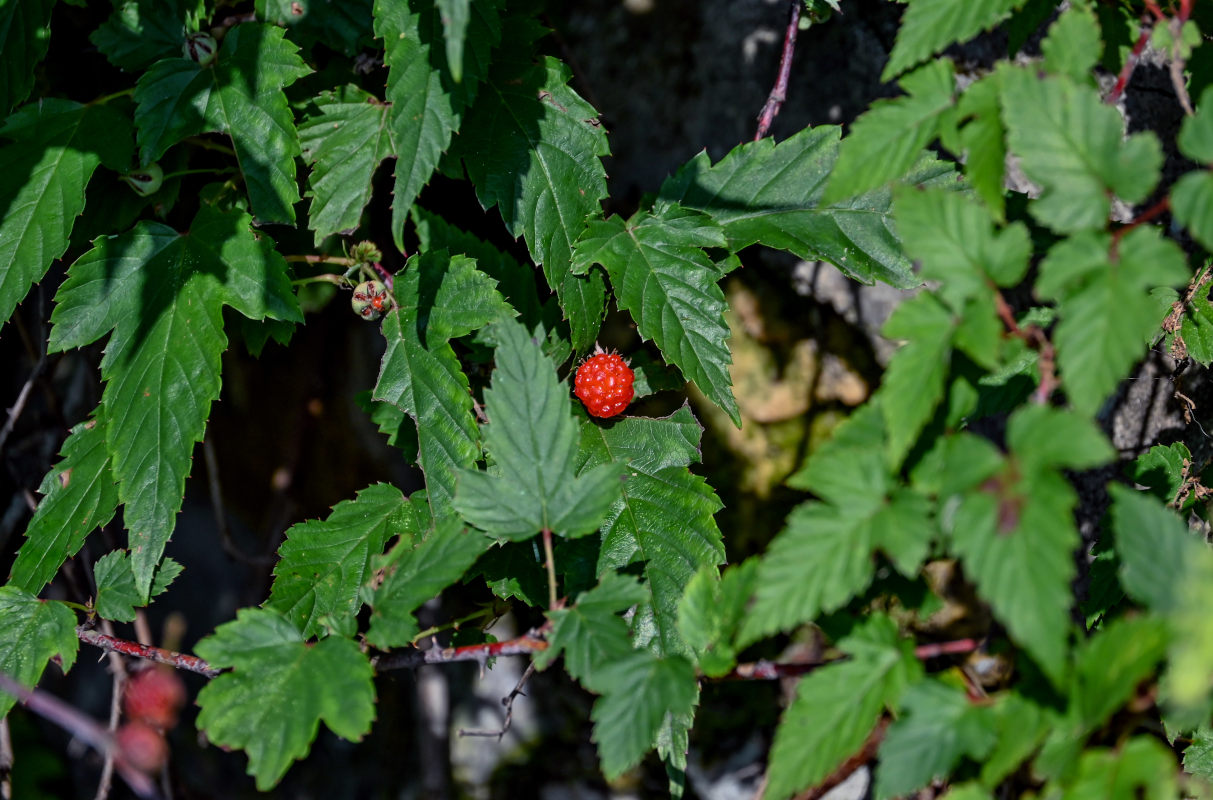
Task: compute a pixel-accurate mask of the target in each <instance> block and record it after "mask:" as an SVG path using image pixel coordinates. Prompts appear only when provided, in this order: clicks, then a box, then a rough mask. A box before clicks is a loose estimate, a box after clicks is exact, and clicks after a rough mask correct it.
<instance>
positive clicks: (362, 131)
mask: <svg viewBox="0 0 1213 800" xmlns="http://www.w3.org/2000/svg"><path fill="white" fill-rule="evenodd" d="M313 102H314V103H315V106H316V109H317V111H318V113H317V114H315V115H309V116H308V117H307V118H305V119H304V121H303V122H302V123H301V124H300V125H299V144H300V147H301V149H302V153H303V158H304V160H305V161H307V162H308V163H309V164H311V165H312V172H311V174H310V175H309V176H308V191H307V196H308V197H310V198H311V199H312V202H311V206H310V208H309V211H308V217H309V219H308V222H309V224H310V227H311V228H312V230H313V232H314V233H315V236H316V244H317V246H319V244H320V243H321V242H322V241H323V240H324V239H325V238H326V237H328V236H329V235H331V234H334V233H337V232H339V231H344V230H347V229H350V228H356V227H358V224H359V223H360V222H361V220H362V209H364V208H365V207H366V205H367V203H369V202H370V201H371V190H372V188H373V187H372V185H371V178H372V177H374V174H375V170H376V169H377V168H378V166H379V162H381V161H382V160H383V159H385V158H387V157H388V156H390V155H394V154H395V152H396V149H397V148H396V142H395V137H394V134H393V130H392V128H391V126H390V125H389V124H388V117H389V111H390V107H389V106H387V105H384V104H383V103H380V102H378V101H377V100H376V99H375V97H374V96H373V95H371V94H368V93H367V92H363V91H362V90H361V89H357V88H355V87H352V86H351V87H347V88H346V89H345V91H343V92H342V93H341V95H340V96H338V95H336V94H332V93H328V94H323V95H321V96H320V97H318V98H316V100H314V101H313Z"/></svg>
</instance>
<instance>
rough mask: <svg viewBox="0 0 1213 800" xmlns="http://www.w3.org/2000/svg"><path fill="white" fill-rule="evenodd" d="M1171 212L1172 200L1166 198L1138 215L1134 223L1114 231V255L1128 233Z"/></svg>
mask: <svg viewBox="0 0 1213 800" xmlns="http://www.w3.org/2000/svg"><path fill="white" fill-rule="evenodd" d="M1170 210H1171V198H1170V197H1164V198H1163V199H1161V200H1159V201H1158V202H1157V203H1155V204H1154V205H1152V206H1150V207H1149V208H1147V209H1146V210H1145V211H1143V212H1141V213H1140V214H1138V215H1137V216H1136V217H1135V218H1134V219H1133V221H1132V222H1130V223H1129V224H1127V225H1125V226H1124V227H1121V228H1117V229H1116V230H1115V231H1113V232H1112V249H1113V253H1115V249H1116V247H1117V245H1119V244H1120V240H1121V238H1123V237H1124V235H1125V234H1126V233H1128V232H1129V231H1131V230H1133V229H1134V228H1136V227H1137V226H1138V225H1141V224H1143V223H1146V222H1149V221H1150V220H1153V219H1155V218H1157V217H1161V216H1162V215H1163V214H1165V213H1166V212H1168V211H1170Z"/></svg>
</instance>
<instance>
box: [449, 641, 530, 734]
mask: <svg viewBox="0 0 1213 800" xmlns="http://www.w3.org/2000/svg"><path fill="white" fill-rule="evenodd" d="M534 674H535V662H534V661H532V662H531V663H530V664H527V666H526V670H525V671H524V672H523V673H522V677H521V678H519V679H518V684H517V685H516V686H515V687H514V689H513V691H511V692H510V693H509V694H507V695H506V696H505V697H503V698H501V705H503V706H505V719H504V720H502V722H501V728H500V730H495V731H468V730H464V729H463V728H460V729H459V735H460V736H496V737H497V741H499V742H500V741H501V737H503V736H505V735H506V734H507V733H508V732H509V730H510V725H511V723H513V721H514V700H515V699H516V698H517V697H518V696H519V695H522V696H523V697H525V696H526V695H525V694H523V691H522V687H523V686H525V685H526V682H527V681H528V680H530V677H531V676H532V675H534Z"/></svg>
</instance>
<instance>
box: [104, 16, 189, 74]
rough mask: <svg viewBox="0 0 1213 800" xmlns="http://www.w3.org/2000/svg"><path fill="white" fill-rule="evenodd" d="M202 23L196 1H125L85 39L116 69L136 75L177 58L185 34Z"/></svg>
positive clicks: (179, 54)
mask: <svg viewBox="0 0 1213 800" xmlns="http://www.w3.org/2000/svg"><path fill="white" fill-rule="evenodd" d="M201 22H202V4H201V3H200V2H198V0H168V2H165V0H127V2H124V3H122V4H120V5H116V6H115V8H114V10H113V12H112V13H111V14H110V15H109V18H108V19H106V20H105V22H103V23H101V25H100V27H98V28H97V29H96V30H95V31H93V32H92V33H91V34H90V35H89V37H88V38H89V41H90V42H92V43H93V44H95V45H96V46H97V49H98V50H100V51H101V53H102V54H103V55H104V56H105V57H106V58H107V59H108V60H109V62H110V63H111V64H113V65H114V66H115V67H118V68H119V69H124V70H129V71H135V70H142V69H145V68H146V67H148V66H149V65H150V64H152V63H153V62H155V61H159V60H160V59H162V58H178V57H180V56H181V47H182V45H184V44H185V36H186V34H187V33H188V32H190V31H196V30H198V29H199V27H200V25H201Z"/></svg>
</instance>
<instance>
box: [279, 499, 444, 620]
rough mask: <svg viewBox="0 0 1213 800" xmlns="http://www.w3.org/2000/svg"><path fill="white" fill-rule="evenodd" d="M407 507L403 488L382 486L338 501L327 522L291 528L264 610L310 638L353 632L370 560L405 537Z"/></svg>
mask: <svg viewBox="0 0 1213 800" xmlns="http://www.w3.org/2000/svg"><path fill="white" fill-rule="evenodd" d="M407 504H408V501H407V500H405V499H404V495H402V494H401V493H400V490H399V489H397V488H395V487H394V486H389V485H387V484H383V483H377V484H374V485H372V486H369V487H367V488H366V489H363V490H362V491H361V492H359V493H358V496H357V497H356V498H355V499H353V500H344V501H342V502H340V503H338V504H337V505H336V506H334V507H333V513H331V514H330V515H329V516H328V519H325V520H323V521H322V520H308V521H307V522H300V523H298V524H297V525H293V526H291V528H290V529H289V530H288V531H287V532H286V541H284V542H283V543H282V545H281V546H280V547H279V548H278V563H277V564H276V565H275V566H274V583H273V586H272V587H271V588H270V596H269V599H268V600H266V602H265V603H264V607H265V608H268V609H270V610H273V611H277V612H278V613H279V614H281V615H282V616H283V617H285V618H286V619H287V620H288V621H290V622H291V624H293V625H295V626H296V627H298V628H299V630H300V631H302V633H303V635H304V636H305V637H307V636H315V635H320V634H322V633H323V632H324V630H325V629H326V628H332V629H336V630H342V631H344V630H349V631H352V630H353V629H354V628H355V619H354V618H355V616H357V614H358V612H359V610H361V608H362V600H361V598H360V596H359V592H360V591H361V589H362V586H363V585H364V584H365V583H367V581H368V580H369V579H370V576H371V561H372V559H374V558H375V557H376V556H378V555H380V554H381V553H382V552H383V548H384V546H385V545H386V544H387V542H388V540H389V539H390V538H391V537H393V536H396V535H400V534H402V533H404V531H402V530H401V529H402V528H403V527H404V525H403V524H402V523H403V520H402V517H407V515H406V513H405V512H406V510H407V509H405V506H406V505H407ZM426 599H428V598H426Z"/></svg>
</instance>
